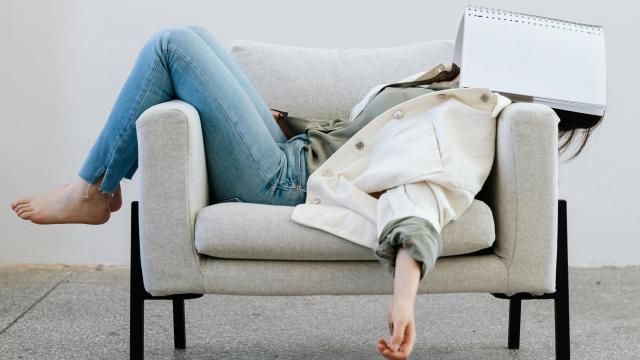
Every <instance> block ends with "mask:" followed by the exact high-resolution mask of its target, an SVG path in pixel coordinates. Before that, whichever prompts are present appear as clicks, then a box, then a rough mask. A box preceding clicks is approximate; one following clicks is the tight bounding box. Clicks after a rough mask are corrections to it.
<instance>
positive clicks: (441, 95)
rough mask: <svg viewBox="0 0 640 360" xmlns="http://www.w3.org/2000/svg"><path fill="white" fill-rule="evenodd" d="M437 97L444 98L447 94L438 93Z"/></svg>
mask: <svg viewBox="0 0 640 360" xmlns="http://www.w3.org/2000/svg"><path fill="white" fill-rule="evenodd" d="M437 96H438V99H446V98H447V94H438V95H437Z"/></svg>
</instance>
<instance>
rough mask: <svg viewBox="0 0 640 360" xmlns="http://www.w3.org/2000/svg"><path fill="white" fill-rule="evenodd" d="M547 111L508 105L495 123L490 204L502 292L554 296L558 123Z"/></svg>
mask: <svg viewBox="0 0 640 360" xmlns="http://www.w3.org/2000/svg"><path fill="white" fill-rule="evenodd" d="M559 121H560V119H559V118H558V116H557V115H556V113H555V112H554V111H553V109H551V108H550V107H548V106H546V105H541V104H535V103H511V104H510V105H508V106H507V107H506V108H504V109H503V110H502V112H501V113H500V114H499V116H498V119H497V134H496V155H495V156H496V157H495V161H494V165H493V168H492V170H491V174H490V176H489V178H488V179H487V181H488V182H489V183H490V184H489V185H490V189H491V190H490V193H491V194H492V196H491V199H490V202H491V203H490V204H489V205H490V206H491V208H492V210H493V213H494V218H495V224H496V248H495V253H496V255H498V256H499V257H500V258H501V259H502V260H503V261H504V263H505V265H506V266H507V271H508V274H507V289H508V294H513V293H517V292H529V293H532V294H540V293H545V292H546V293H552V292H555V274H556V251H557V226H558V122H559Z"/></svg>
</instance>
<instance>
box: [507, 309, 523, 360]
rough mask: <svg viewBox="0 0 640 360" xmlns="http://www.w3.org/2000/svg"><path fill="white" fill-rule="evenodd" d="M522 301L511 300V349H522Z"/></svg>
mask: <svg viewBox="0 0 640 360" xmlns="http://www.w3.org/2000/svg"><path fill="white" fill-rule="evenodd" d="M521 305H522V300H520V299H510V300H509V349H519V348H520V314H521Z"/></svg>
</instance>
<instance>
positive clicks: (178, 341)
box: [173, 299, 187, 349]
mask: <svg viewBox="0 0 640 360" xmlns="http://www.w3.org/2000/svg"><path fill="white" fill-rule="evenodd" d="M173 342H174V345H175V348H176V349H184V348H186V347H187V346H186V336H185V329H184V300H183V299H174V300H173Z"/></svg>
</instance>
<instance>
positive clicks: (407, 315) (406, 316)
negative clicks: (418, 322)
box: [376, 296, 416, 360]
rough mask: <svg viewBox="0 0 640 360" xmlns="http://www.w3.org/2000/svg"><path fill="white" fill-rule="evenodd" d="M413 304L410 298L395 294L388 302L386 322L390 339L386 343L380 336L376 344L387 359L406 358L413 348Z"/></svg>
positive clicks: (398, 359) (414, 339) (414, 340)
mask: <svg viewBox="0 0 640 360" xmlns="http://www.w3.org/2000/svg"><path fill="white" fill-rule="evenodd" d="M413 304H414V303H413V301H412V300H411V299H407V298H401V297H396V296H394V299H393V301H392V302H391V303H390V304H389V310H388V313H387V322H388V323H389V332H390V333H391V340H390V341H389V343H387V342H386V341H385V340H384V338H380V339H379V340H378V342H377V344H376V346H377V348H378V351H380V353H382V355H384V357H385V358H387V359H390V360H400V359H402V360H406V359H408V358H409V355H410V354H411V351H412V350H413V346H414V344H415V342H416V330H415V328H416V327H415V321H414V315H413V308H414V306H413Z"/></svg>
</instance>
